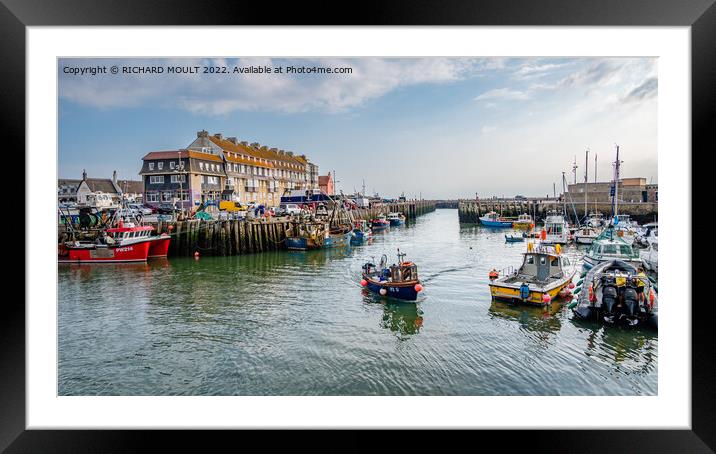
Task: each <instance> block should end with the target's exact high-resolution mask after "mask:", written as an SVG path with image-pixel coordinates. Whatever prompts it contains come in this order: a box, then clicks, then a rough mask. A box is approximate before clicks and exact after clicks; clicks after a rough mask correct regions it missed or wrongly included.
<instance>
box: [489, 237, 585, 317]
mask: <svg viewBox="0 0 716 454" xmlns="http://www.w3.org/2000/svg"><path fill="white" fill-rule="evenodd" d="M523 255H524V257H523V261H522V265H521V266H520V268H519V269H517V270H514V271H512V270H511V269H508V270H506V271H504V272H503V273H502V274H503V275H502V276H500V274H501V273H500V272H498V271H496V270H492V271H491V272H490V274H489V278H490V293H491V294H492V297H493V298H494V299H497V300H506V301H510V302H515V303H524V304H536V305H540V306H544V305H547V304H550V303H551V302H552V301H553V300H555V299H556V298H560V297H561V298H566V297H567V296H569V294H570V291H569V287H570V285H572V286H573V284H571V281H572V277H573V276H574V273H575V271H574V270H569V269H568V267H570V262H569V258H567V257H565V256H563V255H562V251H561V247H560V246H559V245H555V246H550V245H545V244H540V243H536V244H535V243H532V242H529V243H527V252H525V253H523Z"/></svg>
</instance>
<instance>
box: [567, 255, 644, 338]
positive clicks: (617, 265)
mask: <svg viewBox="0 0 716 454" xmlns="http://www.w3.org/2000/svg"><path fill="white" fill-rule="evenodd" d="M575 293H576V294H577V300H576V301H575V302H574V303H572V304H573V305H572V304H570V307H571V308H572V310H573V311H574V314H575V316H577V317H579V318H582V319H587V320H595V321H599V322H603V323H607V324H610V325H613V324H621V325H626V326H636V325H646V326H650V327H653V328H657V329H658V318H657V295H656V290H655V289H654V286H653V284H652V283H651V281H650V280H649V278H648V277H647V276H646V274H644V272H643V270H640V269H638V268H636V267H634V266H632V265H631V264H629V263H626V262H624V261H621V260H609V261H606V262H603V263H600V264H598V265H597V266H595V267H593V268H592V269H591V270H590V271H589V272H588V273H587V275H586V276H585V277H584V281H583V283H582V284H581V287H580V288H579V289H578V290H577V291H575Z"/></svg>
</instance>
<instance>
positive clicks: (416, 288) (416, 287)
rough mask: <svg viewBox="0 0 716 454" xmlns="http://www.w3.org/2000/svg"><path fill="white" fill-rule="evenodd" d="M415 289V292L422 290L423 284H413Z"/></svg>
mask: <svg viewBox="0 0 716 454" xmlns="http://www.w3.org/2000/svg"><path fill="white" fill-rule="evenodd" d="M415 291H416V292H422V291H423V286H422V285H420V284H415Z"/></svg>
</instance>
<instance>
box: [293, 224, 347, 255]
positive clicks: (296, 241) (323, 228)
mask: <svg viewBox="0 0 716 454" xmlns="http://www.w3.org/2000/svg"><path fill="white" fill-rule="evenodd" d="M352 238H353V231H352V229H351V228H350V226H342V227H337V228H333V229H331V228H330V227H329V223H328V222H325V221H292V222H291V224H290V225H289V227H288V228H287V229H286V248H287V249H288V250H290V251H307V250H310V249H323V248H331V247H338V246H347V245H349V244H350V242H351V239H352Z"/></svg>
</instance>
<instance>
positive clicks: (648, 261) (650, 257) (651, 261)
mask: <svg viewBox="0 0 716 454" xmlns="http://www.w3.org/2000/svg"><path fill="white" fill-rule="evenodd" d="M641 259H642V261H643V262H644V268H646V269H647V270H648V271H651V272H652V273H655V274H658V273H659V241H658V240H653V241H651V242H650V243H649V248H648V249H646V250H645V251H642V252H641Z"/></svg>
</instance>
